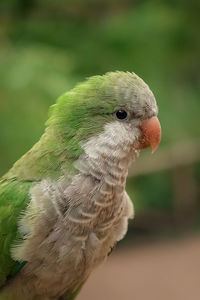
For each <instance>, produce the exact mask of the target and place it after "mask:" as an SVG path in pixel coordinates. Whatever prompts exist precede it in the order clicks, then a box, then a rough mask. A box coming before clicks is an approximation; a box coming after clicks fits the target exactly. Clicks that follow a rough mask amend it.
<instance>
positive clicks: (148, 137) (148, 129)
mask: <svg viewBox="0 0 200 300" xmlns="http://www.w3.org/2000/svg"><path fill="white" fill-rule="evenodd" d="M140 129H141V131H142V133H143V136H142V139H141V140H140V145H139V147H138V148H139V149H144V148H147V147H151V148H152V153H154V152H155V151H156V149H157V148H158V146H159V144H160V140H161V126H160V122H159V120H158V118H157V117H152V118H151V119H148V120H144V121H143V123H142V125H141V126H140Z"/></svg>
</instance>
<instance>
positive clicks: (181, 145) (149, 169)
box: [129, 139, 200, 177]
mask: <svg viewBox="0 0 200 300" xmlns="http://www.w3.org/2000/svg"><path fill="white" fill-rule="evenodd" d="M198 161H200V140H199V139H196V140H186V141H181V142H178V143H176V144H173V145H172V146H169V147H166V148H164V147H163V149H162V148H161V147H160V148H159V149H158V150H157V152H156V153H155V154H154V155H153V156H151V155H150V153H148V154H144V155H142V154H141V157H140V159H138V160H137V161H136V162H135V163H134V164H133V167H132V168H130V170H129V177H131V176H138V175H144V174H149V173H153V172H158V171H162V170H168V169H175V168H178V167H181V166H187V165H192V164H194V163H196V162H198Z"/></svg>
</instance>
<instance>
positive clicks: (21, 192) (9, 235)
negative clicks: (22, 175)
mask: <svg viewBox="0 0 200 300" xmlns="http://www.w3.org/2000/svg"><path fill="white" fill-rule="evenodd" d="M32 185H33V182H22V181H17V180H2V181H0V287H1V286H2V285H3V284H4V283H5V282H6V280H7V279H8V278H9V277H11V276H13V275H15V274H16V273H17V272H18V271H19V270H20V269H21V267H22V266H23V265H24V262H19V261H18V262H17V261H14V260H13V259H12V257H11V249H12V245H13V244H14V243H15V242H16V241H17V240H18V239H20V233H19V231H18V220H19V217H20V214H22V213H23V211H24V210H25V208H26V206H27V204H28V202H29V190H30V188H31V186H32Z"/></svg>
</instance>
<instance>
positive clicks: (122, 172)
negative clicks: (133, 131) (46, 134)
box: [74, 134, 138, 186]
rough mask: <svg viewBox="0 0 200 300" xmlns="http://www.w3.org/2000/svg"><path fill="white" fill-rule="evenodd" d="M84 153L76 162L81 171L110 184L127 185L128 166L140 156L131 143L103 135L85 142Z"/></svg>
mask: <svg viewBox="0 0 200 300" xmlns="http://www.w3.org/2000/svg"><path fill="white" fill-rule="evenodd" d="M82 147H83V149H84V154H82V155H81V156H80V157H79V159H78V160H77V161H76V162H75V164H74V166H75V167H76V168H77V169H78V170H79V172H81V173H83V174H86V175H91V176H93V177H94V178H96V179H97V180H103V181H105V182H106V183H107V184H109V185H110V186H119V185H123V186H125V182H126V178H127V175H128V168H129V166H130V164H131V162H132V161H133V160H134V159H135V158H136V157H137V156H138V151H136V150H135V149H134V148H133V147H132V145H130V144H128V143H127V144H126V143H124V144H120V143H118V141H117V140H109V139H106V138H105V136H104V134H102V136H98V137H93V138H91V139H90V140H89V141H87V142H86V143H85V144H83V146H82Z"/></svg>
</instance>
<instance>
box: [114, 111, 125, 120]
mask: <svg viewBox="0 0 200 300" xmlns="http://www.w3.org/2000/svg"><path fill="white" fill-rule="evenodd" d="M115 115H116V117H117V119H120V120H123V119H126V118H127V112H126V111H125V110H123V109H119V110H117V111H116V113H115Z"/></svg>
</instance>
